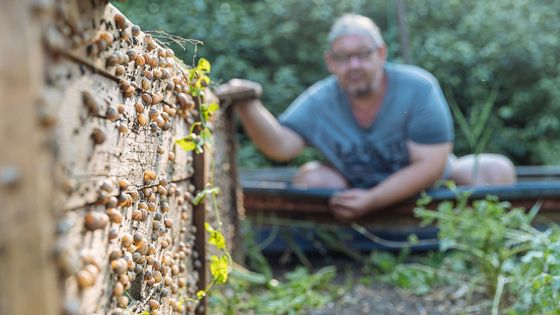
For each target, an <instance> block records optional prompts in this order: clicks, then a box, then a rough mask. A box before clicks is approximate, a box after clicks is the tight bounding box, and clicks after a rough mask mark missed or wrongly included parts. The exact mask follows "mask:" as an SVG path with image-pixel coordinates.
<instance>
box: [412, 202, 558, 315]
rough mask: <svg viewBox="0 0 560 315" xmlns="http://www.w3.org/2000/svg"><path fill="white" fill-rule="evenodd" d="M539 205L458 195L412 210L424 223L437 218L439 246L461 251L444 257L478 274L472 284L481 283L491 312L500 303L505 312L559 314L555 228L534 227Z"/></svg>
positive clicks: (443, 249) (499, 306) (498, 309)
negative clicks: (527, 208) (433, 207)
mask: <svg viewBox="0 0 560 315" xmlns="http://www.w3.org/2000/svg"><path fill="white" fill-rule="evenodd" d="M538 207H539V206H538V205H536V206H535V207H534V208H533V209H531V211H529V212H525V211H524V210H523V209H511V207H510V205H509V203H507V202H500V201H499V200H497V199H496V198H493V197H488V198H487V199H485V200H478V201H474V202H473V203H472V206H471V205H469V203H468V195H462V196H459V198H458V199H457V202H456V203H453V202H443V203H441V204H440V205H439V206H438V209H437V210H436V211H433V210H428V209H426V208H424V207H419V208H417V209H415V213H416V215H417V216H419V217H420V218H422V219H423V220H424V222H425V223H437V225H438V227H439V229H440V239H441V249H442V251H448V250H451V249H452V250H458V251H459V252H460V253H461V254H462V255H454V256H450V258H451V257H452V259H447V263H449V262H451V261H453V264H454V265H455V267H454V268H455V271H456V270H457V266H461V268H463V266H466V265H468V266H470V269H471V270H472V271H474V274H478V275H479V276H478V277H475V278H474V279H473V280H472V285H475V284H476V285H480V286H482V287H483V288H484V289H485V291H486V293H487V294H488V296H490V297H491V299H492V314H501V313H500V309H504V308H505V309H506V313H507V314H558V313H559V312H560V305H559V304H558V298H559V297H560V296H559V295H560V291H559V290H558V289H559V288H560V246H559V245H558V241H559V240H560V229H558V227H557V226H552V227H550V228H548V229H545V230H543V231H541V230H537V229H535V228H534V227H533V226H532V225H531V224H532V223H533V219H534V217H535V215H536V213H537V211H538ZM409 269H410V268H408V269H407V268H405V269H404V270H409ZM416 269H418V268H416ZM441 273H442V272H441V271H440V274H441ZM443 273H444V272H443ZM413 276H415V277H417V276H418V275H417V274H413ZM410 277H412V276H411V275H408V276H406V277H405V279H408V278H410ZM463 278H464V279H468V278H469V277H466V276H465V277H463ZM423 283H427V281H423Z"/></svg>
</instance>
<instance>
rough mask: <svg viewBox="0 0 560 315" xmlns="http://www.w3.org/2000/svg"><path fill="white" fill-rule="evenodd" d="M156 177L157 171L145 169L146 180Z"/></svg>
mask: <svg viewBox="0 0 560 315" xmlns="http://www.w3.org/2000/svg"><path fill="white" fill-rule="evenodd" d="M154 179H156V172H154V171H152V170H146V171H144V181H146V182H149V181H152V180H154Z"/></svg>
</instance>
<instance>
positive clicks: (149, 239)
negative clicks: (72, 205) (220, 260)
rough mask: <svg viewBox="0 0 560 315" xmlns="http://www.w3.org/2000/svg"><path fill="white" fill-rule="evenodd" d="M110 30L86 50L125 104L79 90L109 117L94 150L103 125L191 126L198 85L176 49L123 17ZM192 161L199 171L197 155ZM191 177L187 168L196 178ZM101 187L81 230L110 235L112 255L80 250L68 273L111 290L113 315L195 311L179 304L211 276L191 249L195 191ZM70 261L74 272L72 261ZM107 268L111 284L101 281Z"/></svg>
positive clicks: (94, 133) (149, 182)
mask: <svg viewBox="0 0 560 315" xmlns="http://www.w3.org/2000/svg"><path fill="white" fill-rule="evenodd" d="M105 23H110V24H111V27H105V29H104V30H101V31H98V32H97V35H96V37H95V39H94V40H93V42H90V44H89V45H88V47H87V49H86V52H87V53H88V56H89V57H91V58H92V59H93V60H94V61H95V62H93V64H95V65H96V67H97V66H99V65H101V67H102V68H104V69H105V70H106V72H107V73H108V74H109V75H106V76H108V77H113V76H114V77H113V79H114V80H115V81H116V82H118V87H119V90H120V92H121V94H122V95H123V97H124V100H123V99H121V100H120V101H115V102H108V101H100V98H99V96H97V95H94V94H93V93H91V92H88V91H83V92H82V94H81V96H82V103H83V107H82V108H81V110H82V113H81V114H80V115H84V116H83V117H85V116H89V117H95V118H100V119H101V120H103V123H102V124H99V125H96V126H93V127H91V129H89V130H88V131H87V132H88V135H89V136H90V137H91V141H92V142H93V143H94V144H95V145H100V144H103V143H105V142H106V141H107V135H106V129H104V127H103V126H104V125H107V124H108V125H110V126H114V127H115V128H116V129H117V130H118V132H119V133H120V134H121V135H126V134H128V133H129V132H130V130H132V132H134V133H137V132H145V131H148V134H150V131H151V132H159V131H168V130H171V129H172V128H173V126H174V122H175V120H176V119H185V120H186V121H187V123H192V122H193V121H192V120H193V114H195V113H196V111H195V106H196V105H197V104H196V103H197V102H198V101H199V100H198V99H195V98H194V97H193V96H192V95H191V94H190V91H191V90H192V86H191V84H194V83H193V82H190V81H189V78H188V75H186V72H183V71H180V69H179V67H180V66H178V65H177V63H176V62H175V60H174V57H175V56H174V53H173V51H172V50H171V49H167V48H162V47H160V46H159V45H158V44H157V43H156V41H155V40H154V38H153V37H152V36H151V35H149V34H143V33H142V31H141V30H140V28H139V27H138V26H136V25H131V23H130V22H129V21H128V20H127V19H126V18H125V17H124V16H123V15H122V14H119V13H117V14H115V15H114V21H105ZM106 25H107V24H106ZM119 102H122V103H119ZM132 107H133V108H134V109H132ZM151 134H152V135H153V134H154V133H151ZM158 134H161V133H158ZM154 149H155V151H156V152H157V154H160V155H163V154H165V157H166V158H167V160H168V161H172V162H174V161H175V153H174V152H171V151H172V150H171V151H169V152H166V150H167V148H166V147H165V146H162V145H159V146H157V149H156V148H154ZM152 152H153V151H152ZM189 159H190V160H189ZM186 162H187V163H188V164H192V158H191V157H189V158H188V159H187V161H186ZM192 172H193V170H192V168H190V169H189V173H190V175H192ZM140 181H142V182H141V183H140ZM94 189H95V192H96V200H95V202H94V203H93V204H91V205H88V206H87V209H86V211H85V213H84V216H83V226H82V225H78V227H80V228H83V230H82V231H83V232H84V235H101V236H102V237H105V236H106V240H108V243H109V244H108V248H109V250H108V252H107V254H104V255H105V256H103V254H99V253H93V252H92V251H90V250H82V251H81V252H80V257H79V259H74V260H75V262H74V264H73V265H72V266H71V267H72V268H67V269H68V270H69V271H71V272H68V273H67V275H73V276H74V279H75V281H76V283H77V284H78V287H79V288H80V289H81V290H88V288H91V287H93V286H95V287H96V288H98V287H99V286H100V282H101V281H100V280H99V279H102V281H103V284H102V285H104V286H106V287H105V292H110V296H111V300H110V301H109V302H108V303H109V304H107V305H108V307H111V308H112V311H111V313H113V314H124V313H128V311H129V310H130V308H131V307H132V306H133V305H138V304H139V303H141V302H145V303H144V304H142V307H144V308H143V309H142V310H148V311H150V314H159V313H160V312H164V313H167V312H168V311H173V312H180V313H184V312H185V311H187V312H188V313H193V312H194V311H195V307H196V303H193V302H186V303H185V301H183V300H181V299H183V298H185V297H194V296H195V295H196V282H197V281H198V273H199V272H205V271H204V270H200V267H201V266H202V263H201V259H203V257H198V253H197V252H196V251H194V250H193V247H194V238H195V236H194V235H195V232H196V227H194V226H192V222H191V221H192V220H191V219H192V218H191V213H192V200H193V195H192V194H193V193H194V186H193V185H191V184H188V183H184V184H177V183H175V182H171V181H170V180H168V179H167V178H166V177H165V176H163V175H160V174H158V173H156V172H155V171H153V170H145V171H144V172H143V174H142V180H139V182H138V183H131V182H130V181H129V180H127V179H124V178H111V179H109V178H107V179H103V180H100V181H99V182H98V183H97V184H96V186H95V188H94ZM87 233H95V234H87ZM74 255H76V256H77V254H76V253H75V254H74ZM61 257H63V255H61ZM64 257H66V256H64ZM61 261H62V260H61ZM63 262H66V263H67V265H71V262H70V260H68V261H63ZM107 271H109V273H108V274H106V276H108V277H102V275H104V273H105V272H107ZM131 292H139V293H137V294H136V295H135V293H131Z"/></svg>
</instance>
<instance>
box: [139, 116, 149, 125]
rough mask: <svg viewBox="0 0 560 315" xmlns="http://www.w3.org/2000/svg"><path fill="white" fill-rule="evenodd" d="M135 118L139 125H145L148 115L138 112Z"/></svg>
mask: <svg viewBox="0 0 560 315" xmlns="http://www.w3.org/2000/svg"><path fill="white" fill-rule="evenodd" d="M137 119H138V124H139V125H140V126H145V125H146V124H147V123H148V116H146V114H138V118H137Z"/></svg>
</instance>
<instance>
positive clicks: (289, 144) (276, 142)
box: [236, 99, 304, 160]
mask: <svg viewBox="0 0 560 315" xmlns="http://www.w3.org/2000/svg"><path fill="white" fill-rule="evenodd" d="M236 110H237V113H238V115H239V118H240V119H241V122H242V123H243V126H244V127H245V132H246V133H247V135H249V137H250V138H251V140H252V141H253V142H254V143H255V145H256V146H257V148H259V149H260V150H261V151H262V152H263V153H264V154H265V155H266V156H268V157H270V158H272V159H275V160H289V159H291V158H293V157H294V156H296V155H297V154H298V153H299V152H300V151H301V149H303V146H304V143H303V140H302V139H301V137H299V136H298V135H297V134H295V133H294V132H293V131H291V130H289V129H287V128H286V127H284V126H282V125H280V123H279V122H278V121H277V120H276V118H275V117H274V116H273V115H272V114H271V113H270V112H269V111H268V110H267V109H266V108H265V107H264V106H263V104H262V103H261V101H260V100H258V99H254V100H248V101H244V102H243V103H240V104H236Z"/></svg>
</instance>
